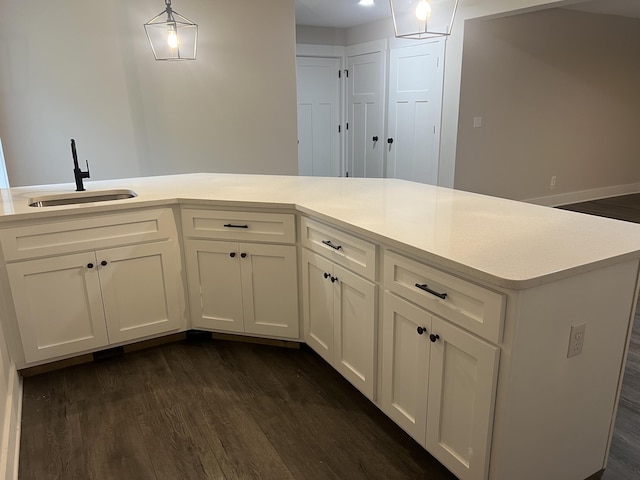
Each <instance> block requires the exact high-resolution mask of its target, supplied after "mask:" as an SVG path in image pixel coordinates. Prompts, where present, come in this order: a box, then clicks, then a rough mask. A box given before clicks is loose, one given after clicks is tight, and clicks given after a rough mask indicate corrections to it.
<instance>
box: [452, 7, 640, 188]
mask: <svg viewBox="0 0 640 480" xmlns="http://www.w3.org/2000/svg"><path fill="white" fill-rule="evenodd" d="M638 58H640V20H634V19H627V18H621V17H613V16H599V15H593V14H587V13H580V12H574V11H569V10H563V9H553V10H544V11H539V12H533V13H527V14H523V15H517V16H513V17H506V18H500V19H495V20H472V21H467V22H466V25H465V38H464V53H463V62H462V80H461V89H460V111H459V124H458V142H457V156H456V164H455V187H456V188H459V189H462V190H470V191H475V192H480V193H487V194H491V195H496V196H501V197H506V198H512V199H520V200H522V199H531V198H537V197H546V196H550V195H553V196H557V195H559V196H562V195H563V194H567V193H570V192H580V191H590V190H597V189H603V188H607V187H611V186H618V185H627V184H635V183H637V182H640V162H639V161H638V160H639V157H640V135H638V132H640V89H638V85H640V62H638ZM476 116H480V117H482V123H483V125H482V127H481V128H474V127H473V119H474V117H476ZM552 176H556V178H557V184H556V187H555V188H554V189H551V187H550V180H551V177H552Z"/></svg>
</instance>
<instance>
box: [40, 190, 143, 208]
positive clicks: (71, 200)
mask: <svg viewBox="0 0 640 480" xmlns="http://www.w3.org/2000/svg"><path fill="white" fill-rule="evenodd" d="M136 196H137V194H136V192H134V191H133V190H126V189H121V190H96V191H92V192H73V193H60V194H54V195H41V196H39V197H33V198H30V199H29V206H30V207H53V206H56V205H74V204H77V203H93V202H109V201H111V200H125V199H127V198H133V197H136Z"/></svg>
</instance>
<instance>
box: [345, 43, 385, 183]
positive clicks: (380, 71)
mask: <svg viewBox="0 0 640 480" xmlns="http://www.w3.org/2000/svg"><path fill="white" fill-rule="evenodd" d="M384 68H385V62H384V57H383V52H382V51H376V52H372V53H364V54H362V55H352V56H348V57H347V71H348V72H349V73H348V75H349V76H348V77H347V121H348V129H347V172H348V174H349V176H350V177H383V176H384V168H383V166H384V163H383V162H384V149H385V145H386V138H385V136H384Z"/></svg>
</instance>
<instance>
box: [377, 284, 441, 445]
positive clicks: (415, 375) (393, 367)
mask: <svg viewBox="0 0 640 480" xmlns="http://www.w3.org/2000/svg"><path fill="white" fill-rule="evenodd" d="M430 324H431V315H428V314H426V312H425V311H424V310H422V309H420V308H418V307H416V306H414V305H413V304H411V303H409V302H406V301H404V300H402V299H400V298H398V297H396V296H395V295H393V294H391V293H389V292H385V295H384V312H383V318H382V388H381V395H382V398H381V403H382V409H383V410H384V411H385V413H386V414H387V415H389V416H390V417H391V418H392V419H393V420H394V421H395V422H396V423H397V424H398V425H400V426H401V427H402V428H403V429H404V430H405V431H406V432H407V433H409V435H411V436H412V437H413V438H414V439H415V440H416V441H417V442H418V443H420V445H424V444H425V432H426V425H427V390H428V384H429V336H428V333H429V332H428V331H427V332H425V333H423V334H422V335H420V334H418V332H417V329H418V327H422V328H430Z"/></svg>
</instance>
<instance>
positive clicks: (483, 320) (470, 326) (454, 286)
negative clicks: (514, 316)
mask: <svg viewBox="0 0 640 480" xmlns="http://www.w3.org/2000/svg"><path fill="white" fill-rule="evenodd" d="M384 287H385V289H387V290H389V291H391V292H394V293H397V294H398V295H400V296H402V297H405V298H406V299H408V300H411V301H412V302H414V303H416V304H418V305H420V306H422V307H424V308H426V309H428V310H430V311H431V312H433V313H435V314H437V315H439V316H441V317H442V318H445V319H447V320H449V321H451V322H452V323H455V324H457V325H460V326H461V327H463V328H465V329H467V330H468V331H470V332H473V333H475V334H477V335H479V336H481V337H483V338H485V339H487V340H489V341H491V342H494V343H498V342H500V341H501V338H502V325H503V319H504V311H505V304H506V297H505V295H503V294H500V293H497V292H494V291H491V290H488V289H486V288H484V287H481V286H479V285H476V284H474V283H470V282H467V281H466V280H462V279H461V278H458V277H454V276H452V275H449V274H447V273H444V272H443V271H441V270H438V269H435V268H433V267H429V266H427V265H424V264H422V263H419V262H416V261H413V260H410V259H408V258H406V257H404V256H402V255H398V254H396V253H393V252H390V251H385V254H384Z"/></svg>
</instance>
